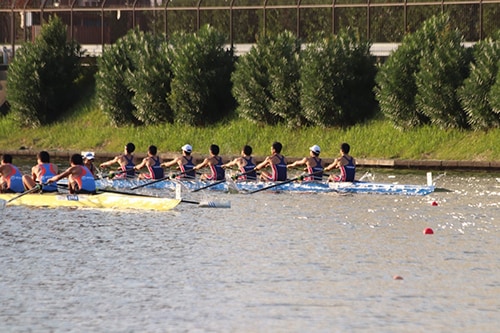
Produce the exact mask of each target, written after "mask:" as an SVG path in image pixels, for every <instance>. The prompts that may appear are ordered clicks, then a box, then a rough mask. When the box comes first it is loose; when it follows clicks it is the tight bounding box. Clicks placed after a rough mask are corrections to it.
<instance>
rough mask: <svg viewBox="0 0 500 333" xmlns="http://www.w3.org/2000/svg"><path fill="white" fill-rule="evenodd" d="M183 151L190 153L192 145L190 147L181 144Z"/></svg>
mask: <svg viewBox="0 0 500 333" xmlns="http://www.w3.org/2000/svg"><path fill="white" fill-rule="evenodd" d="M181 149H182V150H183V151H185V152H186V153H190V152H192V151H193V147H191V145H184V146H182V148H181Z"/></svg>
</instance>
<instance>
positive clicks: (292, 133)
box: [0, 101, 500, 161]
mask: <svg viewBox="0 0 500 333" xmlns="http://www.w3.org/2000/svg"><path fill="white" fill-rule="evenodd" d="M129 141H131V142H134V143H135V145H136V147H137V148H136V151H137V152H145V151H146V150H147V147H148V146H149V145H151V144H154V145H156V146H157V147H158V149H159V152H160V153H166V152H178V151H179V150H180V147H181V146H182V145H184V144H185V143H190V144H191V145H192V146H193V148H194V152H195V153H198V154H201V155H206V154H208V147H209V146H210V144H212V143H215V144H218V145H219V147H220V148H221V154H222V155H238V154H239V153H240V151H241V147H242V146H243V145H245V144H249V145H251V146H252V147H253V148H254V155H256V156H265V155H268V154H269V152H270V147H271V143H272V142H273V141H280V142H281V143H282V144H283V147H284V148H283V154H284V155H286V156H289V157H302V156H306V155H307V154H308V147H310V146H311V145H313V144H318V145H319V146H320V147H321V148H322V153H321V156H322V157H324V158H333V157H336V156H337V155H338V152H339V145H340V143H342V142H348V143H349V144H350V145H351V153H352V155H353V156H355V157H358V158H376V159H438V160H441V159H442V160H476V161H498V160H500V129H493V130H490V131H488V132H473V131H461V130H440V129H438V128H436V127H434V126H424V127H421V128H417V129H413V130H410V131H404V132H402V131H399V130H396V129H394V128H393V127H392V125H391V124H390V123H389V122H388V121H386V120H380V119H377V120H372V121H370V122H368V123H365V124H360V125H356V126H353V127H349V128H345V129H342V128H327V129H324V128H318V127H306V128H300V129H290V128H287V127H285V126H265V127H264V126H260V125H256V124H252V123H250V122H248V121H246V120H242V119H237V120H232V121H228V122H225V123H220V124H218V125H215V126H211V127H206V128H194V127H190V126H184V125H179V124H161V125H157V126H147V127H133V126H127V127H120V128H116V127H113V126H111V125H109V121H108V120H107V118H106V116H105V115H104V114H103V113H102V112H101V111H99V110H98V109H97V108H95V107H94V106H93V104H92V102H91V101H89V102H87V103H86V104H85V105H81V106H79V107H78V108H77V109H76V110H75V111H74V112H72V113H71V115H68V116H67V117H66V118H65V119H63V120H61V121H60V122H58V123H55V124H52V125H49V126H44V127H41V128H38V129H22V128H19V126H17V125H16V123H15V122H14V121H13V120H12V119H11V118H10V117H9V116H7V117H0V147H1V149H2V150H15V149H19V148H20V147H22V146H23V147H26V148H30V149H33V150H41V149H44V150H49V151H55V150H62V151H65V150H72V151H80V150H82V151H85V150H92V151H96V152H107V153H119V152H121V151H123V146H124V144H126V143H127V142H129Z"/></svg>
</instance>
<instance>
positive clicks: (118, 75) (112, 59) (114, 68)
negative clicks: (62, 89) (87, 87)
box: [96, 30, 139, 126]
mask: <svg viewBox="0 0 500 333" xmlns="http://www.w3.org/2000/svg"><path fill="white" fill-rule="evenodd" d="M137 34H138V31H136V30H130V31H129V32H128V33H127V35H125V36H124V37H122V38H120V39H119V40H117V41H116V42H115V43H114V44H112V45H111V46H110V47H108V48H105V49H104V50H103V53H102V56H101V57H100V58H98V62H97V64H98V68H99V69H98V72H97V73H96V92H97V94H96V100H97V104H98V106H99V107H100V108H101V110H102V111H103V112H104V113H105V114H106V115H107V116H108V118H109V119H110V120H111V122H112V123H113V124H114V125H118V126H120V125H125V124H129V123H137V119H136V118H135V116H134V112H135V110H136V108H135V106H134V104H133V103H132V97H133V96H134V93H133V91H132V89H131V88H130V87H129V85H128V81H129V80H128V79H127V75H129V73H130V72H133V71H134V66H133V59H132V58H133V56H134V52H135V50H136V49H137V48H138V47H139V46H138V45H136V41H137Z"/></svg>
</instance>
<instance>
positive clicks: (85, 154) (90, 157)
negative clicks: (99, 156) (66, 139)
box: [82, 151, 95, 160]
mask: <svg viewBox="0 0 500 333" xmlns="http://www.w3.org/2000/svg"><path fill="white" fill-rule="evenodd" d="M82 157H83V158H86V159H88V160H93V159H94V158H95V155H94V152H93V151H82Z"/></svg>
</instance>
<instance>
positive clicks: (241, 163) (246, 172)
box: [222, 145, 257, 180]
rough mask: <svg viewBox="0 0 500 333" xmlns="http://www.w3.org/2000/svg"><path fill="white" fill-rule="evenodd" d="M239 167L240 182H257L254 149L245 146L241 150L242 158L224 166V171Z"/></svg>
mask: <svg viewBox="0 0 500 333" xmlns="http://www.w3.org/2000/svg"><path fill="white" fill-rule="evenodd" d="M233 166H237V167H238V169H239V171H240V173H239V174H240V176H238V180H256V179H257V172H256V171H255V160H254V158H253V157H252V147H250V146H248V145H245V146H244V147H243V149H242V150H241V156H240V157H237V158H235V159H234V160H232V161H230V162H228V163H226V164H224V165H222V167H223V168H224V169H227V168H231V167H233Z"/></svg>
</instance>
